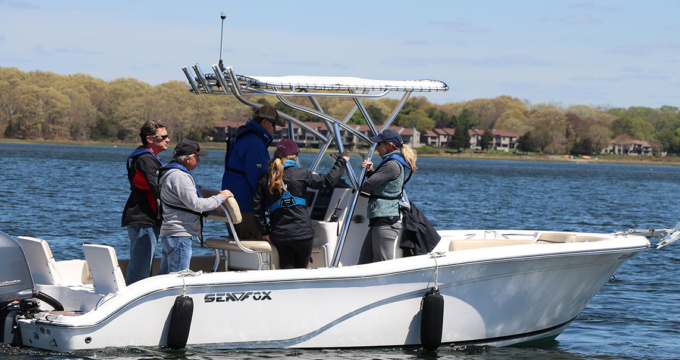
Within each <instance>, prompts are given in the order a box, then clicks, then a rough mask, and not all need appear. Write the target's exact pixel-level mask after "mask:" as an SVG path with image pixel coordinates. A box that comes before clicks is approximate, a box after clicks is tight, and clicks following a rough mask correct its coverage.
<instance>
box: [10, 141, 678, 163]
mask: <svg viewBox="0 0 680 360" xmlns="http://www.w3.org/2000/svg"><path fill="white" fill-rule="evenodd" d="M0 143H9V144H47V145H83V146H114V147H129V148H134V147H137V146H139V144H131V143H122V142H97V141H84V142H76V141H38V140H20V139H0ZM201 145H202V146H204V147H205V148H206V149H208V150H224V143H212V142H209V143H201ZM416 150H417V149H416ZM300 152H302V153H316V152H317V151H316V149H305V148H301V149H300ZM418 157H427V158H447V159H470V160H509V161H550V162H572V163H584V164H625V165H665V166H680V157H677V156H664V157H656V156H635V155H600V156H597V157H594V158H591V159H582V158H576V159H569V158H563V157H561V156H560V155H543V154H532V155H524V154H518V153H507V154H499V153H481V152H474V151H473V150H468V152H463V153H449V152H445V150H444V149H442V152H441V153H438V154H420V153H419V154H418Z"/></svg>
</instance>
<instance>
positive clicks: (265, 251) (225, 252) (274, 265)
mask: <svg viewBox="0 0 680 360" xmlns="http://www.w3.org/2000/svg"><path fill="white" fill-rule="evenodd" d="M239 243H240V245H239ZM203 244H204V245H205V246H207V247H209V248H213V249H215V256H216V259H215V266H214V268H213V271H216V270H217V267H218V265H219V263H220V262H221V261H223V262H224V269H225V270H228V269H229V251H239V252H249V251H244V249H243V248H246V249H248V250H251V251H252V252H254V253H256V254H259V255H258V262H259V267H258V270H267V269H269V270H275V269H278V268H279V252H278V251H277V250H276V246H274V245H273V244H271V243H269V242H268V241H264V240H243V241H241V240H235V239H231V238H228V237H224V236H222V237H214V238H208V239H205V240H204V242H203Z"/></svg>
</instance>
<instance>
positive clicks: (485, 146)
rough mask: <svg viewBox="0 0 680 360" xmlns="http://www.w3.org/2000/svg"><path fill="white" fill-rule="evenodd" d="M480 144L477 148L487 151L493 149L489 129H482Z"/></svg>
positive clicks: (492, 138)
mask: <svg viewBox="0 0 680 360" xmlns="http://www.w3.org/2000/svg"><path fill="white" fill-rule="evenodd" d="M480 141H481V143H480V144H479V146H480V147H481V148H482V150H489V149H491V148H493V141H494V136H493V133H492V132H491V130H489V129H484V133H482V138H481V139H480Z"/></svg>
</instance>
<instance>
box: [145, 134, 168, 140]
mask: <svg viewBox="0 0 680 360" xmlns="http://www.w3.org/2000/svg"><path fill="white" fill-rule="evenodd" d="M149 136H151V137H152V138H156V139H163V140H165V139H167V138H168V137H170V135H149Z"/></svg>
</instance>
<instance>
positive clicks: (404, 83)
mask: <svg viewBox="0 0 680 360" xmlns="http://www.w3.org/2000/svg"><path fill="white" fill-rule="evenodd" d="M236 76H237V78H238V80H239V81H245V82H247V83H249V85H250V86H252V87H259V88H277V89H279V90H281V89H308V90H357V91H364V90H367V91H415V92H434V91H447V90H448V89H449V87H448V86H447V85H446V84H445V83H444V82H442V81H438V80H371V79H361V78H356V77H333V76H298V75H292V76H248V75H236Z"/></svg>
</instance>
